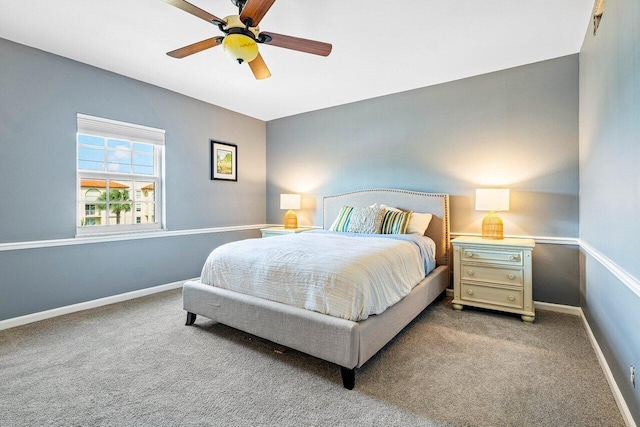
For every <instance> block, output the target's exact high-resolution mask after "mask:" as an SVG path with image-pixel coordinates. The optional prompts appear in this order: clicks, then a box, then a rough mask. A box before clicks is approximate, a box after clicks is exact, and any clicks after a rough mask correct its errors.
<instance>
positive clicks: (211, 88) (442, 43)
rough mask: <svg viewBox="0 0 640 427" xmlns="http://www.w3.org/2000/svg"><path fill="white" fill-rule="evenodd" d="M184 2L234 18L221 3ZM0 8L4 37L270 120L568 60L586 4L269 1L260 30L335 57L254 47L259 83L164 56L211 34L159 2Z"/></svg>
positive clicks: (205, 62)
mask: <svg viewBox="0 0 640 427" xmlns="http://www.w3.org/2000/svg"><path fill="white" fill-rule="evenodd" d="M191 3H193V4H195V5H196V6H198V7H200V8H202V9H204V10H206V11H208V12H210V13H212V14H214V15H216V16H218V17H221V18H224V17H225V16H227V15H232V14H237V9H236V7H235V6H233V4H232V3H231V1H230V0H191ZM0 4H1V5H2V11H3V12H2V14H0V37H2V38H6V39H9V40H13V41H16V42H18V43H22V44H25V45H28V46H33V47H36V48H38V49H42V50H45V51H48V52H52V53H55V54H58V55H61V56H65V57H68V58H71V59H74V60H77V61H80V62H84V63H87V64H90V65H94V66H96V67H100V68H103V69H106V70H110V71H113V72H116V73H119V74H122V75H125V76H129V77H132V78H134V79H138V80H142V81H145V82H148V83H151V84H154V85H157V86H160V87H164V88H167V89H170V90H173V91H176V92H179V93H182V94H185V95H189V96H192V97H194V98H197V99H200V100H203V101H206V102H209V103H212V104H215V105H219V106H222V107H225V108H228V109H230V110H233V111H237V112H240V113H243V114H246V115H249V116H252V117H255V118H258V119H261V120H272V119H276V118H280V117H286V116H290V115H293V114H298V113H302V112H306V111H312V110H317V109H321V108H326V107H331V106H335V105H340V104H345V103H349V102H354V101H359V100H362V99H368V98H373V97H376V96H381V95H386V94H390V93H396V92H401V91H405V90H410V89H415V88H419V87H424V86H429V85H434V84H438V83H443V82H447V81H452V80H457V79H461V78H465V77H470V76H474V75H478V74H484V73H488V72H492V71H496V70H501V69H505V68H511V67H515V66H519V65H524V64H529V63H532V62H537V61H542V60H546V59H551V58H556V57H559V56H564V55H569V54H573V53H577V52H578V51H579V50H580V47H581V44H582V40H583V37H584V35H585V31H586V29H587V25H588V22H589V17H590V14H591V9H592V7H593V0H561V1H558V0H535V1H531V0H483V1H480V0H449V1H447V0H444V1H442V0H440V1H435V0H404V1H398V0H351V1H345V0H318V1H310V0H306V1H305V0H277V1H276V3H275V4H274V5H273V7H272V8H271V10H269V12H268V13H267V15H266V17H265V18H264V19H263V20H262V22H261V23H260V28H261V29H262V30H263V31H272V32H275V33H280V34H287V35H292V36H297V37H303V38H308V39H314V40H319V41H324V42H328V43H331V44H333V51H332V53H331V55H329V56H328V57H326V58H325V57H321V56H315V55H310V54H305V53H300V52H296V51H291V50H286V49H281V48H278V47H274V46H266V45H260V52H261V53H262V56H263V58H264V60H265V62H266V63H267V65H268V67H269V69H270V70H271V73H272V77H271V78H269V79H266V80H260V81H257V80H255V79H254V78H253V75H252V74H251V71H250V70H249V68H248V66H247V65H246V64H243V65H238V64H237V63H235V62H234V61H233V60H231V59H230V58H228V57H227V56H226V54H225V52H224V51H223V50H222V48H221V47H217V48H213V49H210V50H206V51H204V52H200V53H197V54H195V55H192V56H189V57H187V58H184V59H174V58H170V57H168V56H167V55H166V54H165V53H166V52H168V51H170V50H173V49H176V48H179V47H182V46H185V45H188V44H191V43H194V42H197V41H200V40H203V39H206V38H210V37H213V36H215V35H219V34H220V32H219V30H218V29H217V27H215V26H213V25H210V24H208V23H207V22H205V21H203V20H202V19H199V18H197V17H195V16H192V15H190V14H188V13H186V12H184V11H182V10H180V9H177V8H175V7H173V6H171V5H169V4H166V3H164V2H163V1H161V0H57V1H42V0H13V1H8V0H0ZM5 59H6V58H2V60H3V61H4V60H5Z"/></svg>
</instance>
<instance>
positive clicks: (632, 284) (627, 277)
mask: <svg viewBox="0 0 640 427" xmlns="http://www.w3.org/2000/svg"><path fill="white" fill-rule="evenodd" d="M580 247H581V248H582V249H583V250H584V251H585V252H586V253H588V254H589V255H591V257H593V259H595V260H596V261H598V262H599V263H600V264H602V265H603V266H604V267H605V268H606V269H607V270H609V271H610V272H611V274H613V275H614V276H616V277H617V278H618V280H620V281H621V282H622V283H624V284H625V285H626V286H627V287H628V288H629V289H631V291H632V292H633V293H635V294H636V295H637V296H639V297H640V281H638V279H636V278H635V277H633V276H632V275H631V274H629V273H627V272H626V271H625V270H624V269H623V268H622V267H620V266H619V265H617V264H616V263H615V262H613V261H611V260H610V259H609V258H608V257H606V256H605V255H604V254H602V253H601V252H600V251H598V250H597V249H595V248H594V247H593V246H591V245H590V244H588V243H587V242H585V241H584V240H581V241H580Z"/></svg>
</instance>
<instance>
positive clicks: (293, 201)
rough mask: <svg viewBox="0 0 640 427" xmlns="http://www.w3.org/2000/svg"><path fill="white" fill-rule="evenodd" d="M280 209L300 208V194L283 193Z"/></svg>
mask: <svg viewBox="0 0 640 427" xmlns="http://www.w3.org/2000/svg"><path fill="white" fill-rule="evenodd" d="M280 209H300V195H299V194H281V195H280Z"/></svg>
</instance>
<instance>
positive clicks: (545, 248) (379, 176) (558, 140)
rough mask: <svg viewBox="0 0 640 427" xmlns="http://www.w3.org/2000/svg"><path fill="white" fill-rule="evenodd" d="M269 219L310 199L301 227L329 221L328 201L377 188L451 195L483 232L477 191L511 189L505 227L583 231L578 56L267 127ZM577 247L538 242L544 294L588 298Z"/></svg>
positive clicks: (554, 298) (539, 287) (454, 215)
mask: <svg viewBox="0 0 640 427" xmlns="http://www.w3.org/2000/svg"><path fill="white" fill-rule="evenodd" d="M267 141H268V143H267V220H268V221H269V222H270V223H282V215H283V211H281V210H280V209H279V206H278V197H279V194H280V193H282V192H299V193H301V194H302V195H303V200H302V205H303V206H302V207H303V209H302V210H301V212H300V213H299V215H298V217H299V219H300V222H301V223H302V224H313V225H322V215H321V214H322V196H323V195H328V194H337V193H342V192H346V191H350V190H357V189H363V188H376V187H386V188H389V187H393V188H405V189H411V190H420V191H431V192H445V193H449V194H450V195H451V231H452V232H454V233H479V232H480V228H481V222H482V218H483V216H484V214H486V212H476V211H475V210H474V203H475V201H474V196H475V188H477V187H486V186H504V187H509V188H511V191H512V196H511V210H510V211H509V212H504V213H501V216H502V218H503V220H504V223H505V233H506V234H511V235H524V236H546V237H558V238H577V237H578V228H579V225H578V179H579V173H578V55H571V56H567V57H562V58H558V59H554V60H550V61H545V62H540V63H535V64H531V65H527V66H523V67H518V68H513V69H509V70H504V71H499V72H495V73H491V74H486V75H482V76H477V77H472V78H468V79H464V80H458V81H454V82H451V83H446V84H441V85H437V86H431V87H426V88H422V89H417V90H412V91H408V92H404V93H398V94H394V95H389V96H384V97H380V98H375V99H369V100H365V101H361V102H356V103H352V104H347V105H342V106H338V107H334V108H329V109H325V110H320V111H315V112H310V113H305V114H300V115H297V116H292V117H287V118H283V119H279V120H273V121H270V122H268V123H267ZM578 252H579V251H578V249H577V247H576V246H575V245H552V244H538V245H537V247H536V249H535V252H534V298H535V299H536V300H538V301H547V302H553V303H560V304H569V305H575V306H577V305H579V303H580V290H579V261H578Z"/></svg>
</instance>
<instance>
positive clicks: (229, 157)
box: [211, 139, 238, 181]
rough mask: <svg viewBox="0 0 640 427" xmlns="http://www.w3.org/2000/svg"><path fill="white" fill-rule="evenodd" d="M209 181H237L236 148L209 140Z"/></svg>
mask: <svg viewBox="0 0 640 427" xmlns="http://www.w3.org/2000/svg"><path fill="white" fill-rule="evenodd" d="M211 179H212V180H214V179H216V180H222V181H238V146H237V145H235V144H229V143H226V142H220V141H214V140H213V139H212V140H211Z"/></svg>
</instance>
